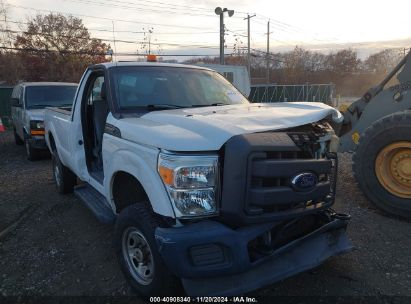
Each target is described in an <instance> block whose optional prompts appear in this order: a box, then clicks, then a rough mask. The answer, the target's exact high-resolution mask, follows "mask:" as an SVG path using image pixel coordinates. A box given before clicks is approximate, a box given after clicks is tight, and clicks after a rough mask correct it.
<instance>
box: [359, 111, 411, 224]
mask: <svg viewBox="0 0 411 304" xmlns="http://www.w3.org/2000/svg"><path fill="white" fill-rule="evenodd" d="M353 170H354V175H355V178H356V180H357V183H358V185H359V186H360V188H361V190H362V191H363V192H364V194H365V195H366V196H367V198H368V199H369V200H370V201H371V202H373V203H374V204H375V205H376V206H377V207H379V208H381V209H383V210H384V211H386V212H389V213H392V214H395V215H398V216H401V217H406V218H411V111H404V112H398V113H395V114H392V115H389V116H386V117H384V118H382V119H380V120H378V121H376V122H374V123H373V124H372V125H371V126H370V127H368V128H367V130H365V132H364V134H363V135H362V137H361V140H360V142H359V145H358V149H357V151H356V152H355V154H354V157H353Z"/></svg>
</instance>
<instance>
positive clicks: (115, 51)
mask: <svg viewBox="0 0 411 304" xmlns="http://www.w3.org/2000/svg"><path fill="white" fill-rule="evenodd" d="M111 23H112V24H113V44H114V61H117V55H116V54H117V47H116V36H115V35H114V20H113V21H111Z"/></svg>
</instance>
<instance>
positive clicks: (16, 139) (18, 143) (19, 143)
mask: <svg viewBox="0 0 411 304" xmlns="http://www.w3.org/2000/svg"><path fill="white" fill-rule="evenodd" d="M13 134H14V142H15V143H16V145H19V146H21V145H23V144H24V141H23V140H22V139H21V138H20V136H19V135H18V134H17V131H16V129H15V128H13Z"/></svg>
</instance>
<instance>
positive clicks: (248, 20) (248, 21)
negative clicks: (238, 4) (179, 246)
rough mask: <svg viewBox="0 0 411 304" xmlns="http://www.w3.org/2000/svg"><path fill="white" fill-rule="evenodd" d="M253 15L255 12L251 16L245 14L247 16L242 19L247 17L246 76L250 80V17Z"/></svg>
mask: <svg viewBox="0 0 411 304" xmlns="http://www.w3.org/2000/svg"><path fill="white" fill-rule="evenodd" d="M253 17H255V14H254V15H252V16H250V15H249V14H247V17H246V18H244V20H246V19H247V42H248V45H247V49H248V51H247V65H248V78H249V79H250V81H251V52H250V44H251V43H250V39H251V37H250V19H251V18H253Z"/></svg>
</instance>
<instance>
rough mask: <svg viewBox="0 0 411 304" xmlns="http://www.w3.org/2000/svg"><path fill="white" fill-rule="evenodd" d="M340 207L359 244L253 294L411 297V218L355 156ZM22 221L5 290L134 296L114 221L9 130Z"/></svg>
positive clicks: (8, 162)
mask: <svg viewBox="0 0 411 304" xmlns="http://www.w3.org/2000/svg"><path fill="white" fill-rule="evenodd" d="M335 209H336V210H338V211H341V212H347V213H350V214H351V216H352V221H351V223H350V225H349V228H348V234H349V237H350V238H351V240H352V242H353V244H354V246H355V247H356V249H355V250H354V251H352V252H351V253H348V254H346V255H343V256H339V257H334V258H332V259H330V260H328V261H327V262H326V263H324V264H323V265H321V266H320V267H318V268H316V269H315V270H312V271H309V272H306V273H302V274H299V275H297V276H294V277H292V278H289V279H287V280H284V281H282V282H279V283H277V284H274V285H271V286H268V287H266V288H264V289H260V290H257V291H255V292H253V293H251V295H252V296H256V297H260V296H290V295H293V296H317V295H322V296H338V297H344V296H375V297H379V296H408V297H411V225H410V224H411V222H410V221H406V220H402V219H398V218H394V217H391V216H387V215H384V214H382V213H381V212H380V211H378V210H376V209H375V208H374V207H373V206H372V205H370V203H369V202H368V201H367V200H366V199H365V198H364V196H363V195H362V193H361V192H360V191H359V189H358V188H357V186H356V184H355V182H354V180H353V177H352V173H351V159H350V155H349V154H341V155H340V170H339V181H338V196H337V202H336V205H335ZM16 221H17V225H15V226H17V227H16V228H15V229H13V230H12V231H11V232H9V233H8V234H7V235H6V236H4V237H2V238H1V237H0V295H3V296H19V295H51V296H53V295H54V296H81V295H100V296H101V295H107V296H113V295H114V296H117V295H133V293H132V291H131V290H130V289H129V287H128V285H127V284H126V282H125V280H124V278H123V275H122V273H121V272H120V270H119V267H118V265H117V261H116V258H115V255H114V252H113V248H112V244H111V240H112V227H111V226H105V225H102V224H100V223H99V222H98V221H97V220H96V219H95V218H94V217H93V215H92V214H91V213H90V212H89V211H88V210H87V209H86V208H85V207H84V206H83V205H82V204H81V202H80V201H79V200H78V199H77V198H76V197H75V196H73V195H65V196H62V195H59V194H57V192H56V189H55V186H54V183H53V180H52V174H51V162H50V160H49V159H47V158H45V159H43V160H39V161H36V162H30V161H28V160H27V159H26V157H25V152H24V148H23V147H22V146H16V145H15V144H14V142H13V138H12V133H10V132H5V133H0V231H2V230H4V229H5V228H6V227H8V226H10V224H12V223H15V222H16ZM401 299H403V300H404V298H401ZM405 299H406V298H405ZM407 300H409V302H408V303H410V302H411V298H408V299H407ZM407 300H405V301H407Z"/></svg>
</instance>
